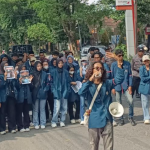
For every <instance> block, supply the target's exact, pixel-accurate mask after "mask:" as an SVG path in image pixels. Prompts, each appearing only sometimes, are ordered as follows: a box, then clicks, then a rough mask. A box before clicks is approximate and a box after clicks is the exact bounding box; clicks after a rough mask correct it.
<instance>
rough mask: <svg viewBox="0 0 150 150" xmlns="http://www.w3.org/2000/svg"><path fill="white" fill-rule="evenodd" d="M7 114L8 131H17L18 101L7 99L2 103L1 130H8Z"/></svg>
mask: <svg viewBox="0 0 150 150" xmlns="http://www.w3.org/2000/svg"><path fill="white" fill-rule="evenodd" d="M6 113H7V117H8V130H9V132H11V131H12V130H16V99H15V98H13V97H9V96H8V97H7V99H6V102H4V103H1V108H0V130H1V132H2V131H5V130H6Z"/></svg>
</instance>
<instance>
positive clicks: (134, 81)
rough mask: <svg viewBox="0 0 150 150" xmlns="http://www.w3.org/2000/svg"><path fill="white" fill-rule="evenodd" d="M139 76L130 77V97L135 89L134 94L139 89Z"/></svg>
mask: <svg viewBox="0 0 150 150" xmlns="http://www.w3.org/2000/svg"><path fill="white" fill-rule="evenodd" d="M140 81H141V79H140V77H135V76H133V79H132V97H133V96H134V93H135V91H136V94H138V93H139V92H138V89H139V85H140Z"/></svg>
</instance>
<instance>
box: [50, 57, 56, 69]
mask: <svg viewBox="0 0 150 150" xmlns="http://www.w3.org/2000/svg"><path fill="white" fill-rule="evenodd" d="M55 60H56V62H57V59H56V58H52V60H51V63H50V66H52V67H54V68H56V66H54V65H53V62H54V61H55Z"/></svg>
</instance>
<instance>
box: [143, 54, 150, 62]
mask: <svg viewBox="0 0 150 150" xmlns="http://www.w3.org/2000/svg"><path fill="white" fill-rule="evenodd" d="M145 60H150V58H149V55H144V56H143V57H142V61H145Z"/></svg>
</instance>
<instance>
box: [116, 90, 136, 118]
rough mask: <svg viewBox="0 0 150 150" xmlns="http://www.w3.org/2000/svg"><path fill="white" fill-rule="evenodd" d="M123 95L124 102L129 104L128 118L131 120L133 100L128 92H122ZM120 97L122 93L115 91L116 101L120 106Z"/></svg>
mask: <svg viewBox="0 0 150 150" xmlns="http://www.w3.org/2000/svg"><path fill="white" fill-rule="evenodd" d="M124 95H125V96H126V100H127V102H128V103H129V118H131V117H133V115H134V111H133V107H134V106H133V98H132V95H130V94H129V92H128V91H124ZM121 96H122V91H119V92H117V91H116V101H117V102H118V103H120V104H122V99H121ZM122 118H123V116H122Z"/></svg>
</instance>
